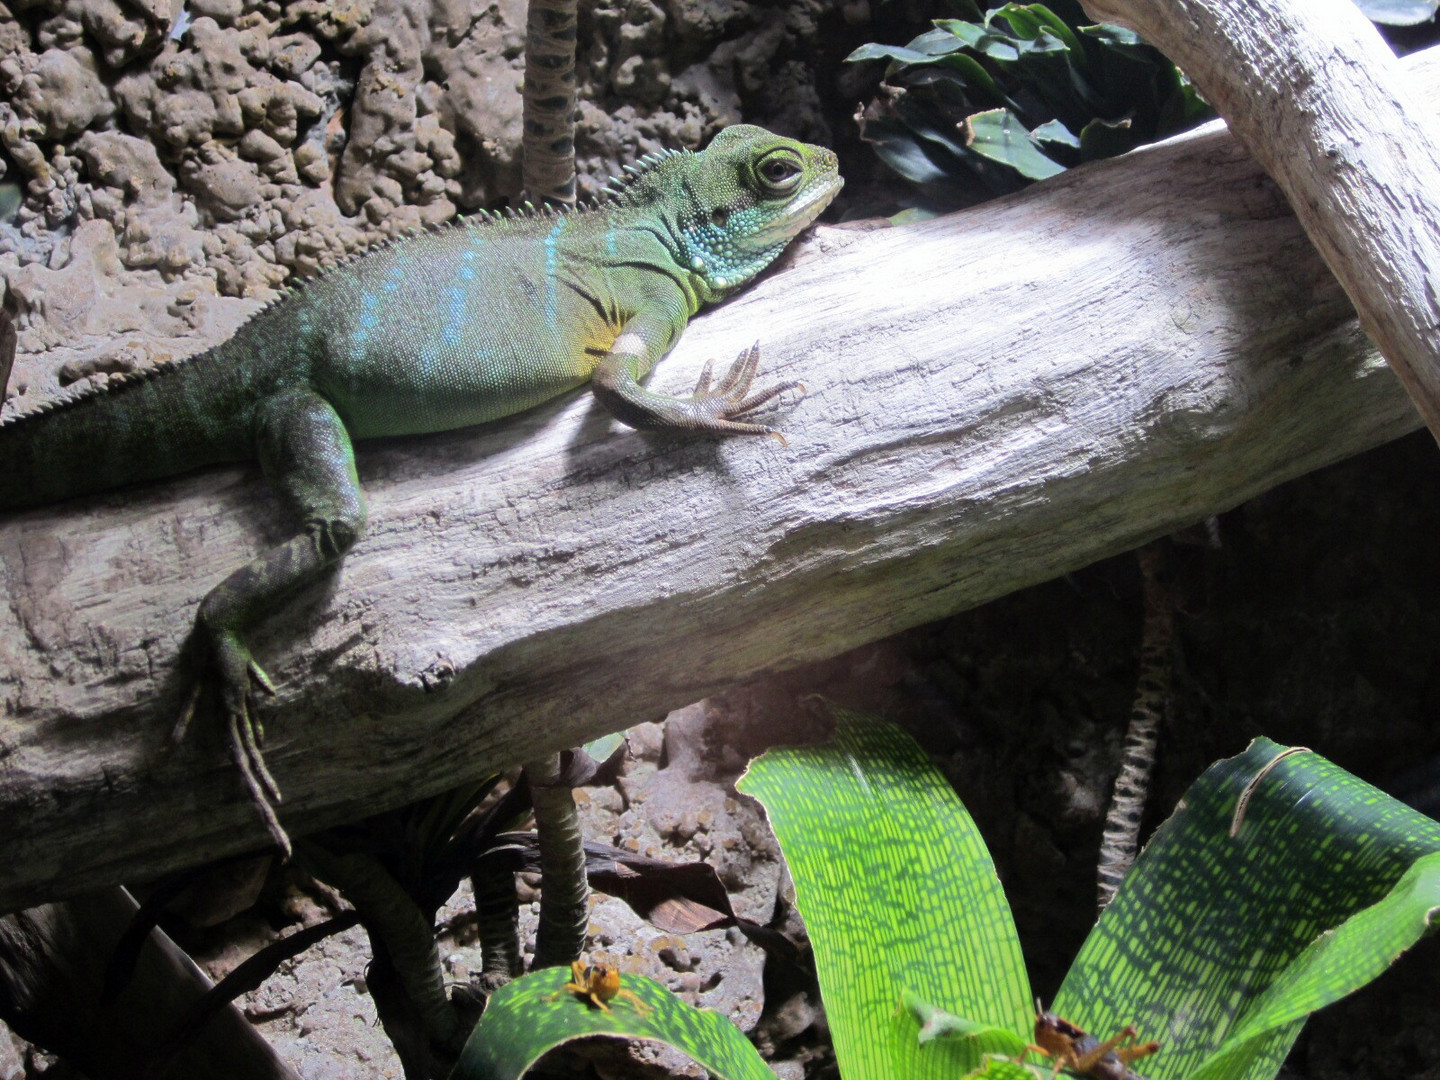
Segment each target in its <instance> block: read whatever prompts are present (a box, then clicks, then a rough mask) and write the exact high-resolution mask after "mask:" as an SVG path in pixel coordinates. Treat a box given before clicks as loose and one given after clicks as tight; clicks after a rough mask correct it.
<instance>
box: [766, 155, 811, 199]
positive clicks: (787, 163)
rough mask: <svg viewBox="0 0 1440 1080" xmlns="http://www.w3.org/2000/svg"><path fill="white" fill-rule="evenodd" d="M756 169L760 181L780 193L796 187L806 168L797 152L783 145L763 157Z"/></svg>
mask: <svg viewBox="0 0 1440 1080" xmlns="http://www.w3.org/2000/svg"><path fill="white" fill-rule="evenodd" d="M755 171H756V173H758V174H759V176H760V182H761V183H762V184H763V185H764V186H765V187H767V188H769V189H770V190H771V191H773V192H775V193H777V194H780V193H783V192H787V191H789V190H790V189H792V188H793V187H795V185H797V184H798V183H799V182H800V174H801V173H802V172H803V171H804V170H803V169H802V168H801V166H800V162H799V160H798V159H797V158H796V156H795V152H794V151H793V150H788V149H785V148H783V147H782V148H780V149H778V150H775V151H773V152H772V153H771V154H769V155H768V156H767V157H765V158H762V159H761V161H760V164H759V165H757V166H756V168H755Z"/></svg>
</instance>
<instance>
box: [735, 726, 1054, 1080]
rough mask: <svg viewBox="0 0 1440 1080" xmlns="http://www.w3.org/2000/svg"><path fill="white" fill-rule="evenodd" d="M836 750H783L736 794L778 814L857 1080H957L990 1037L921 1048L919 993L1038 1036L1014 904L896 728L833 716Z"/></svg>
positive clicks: (834, 1019)
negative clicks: (913, 1003)
mask: <svg viewBox="0 0 1440 1080" xmlns="http://www.w3.org/2000/svg"><path fill="white" fill-rule="evenodd" d="M834 713H835V717H836V722H837V723H836V731H835V736H834V738H833V739H832V740H831V741H830V742H828V743H826V744H825V745H823V746H807V747H803V748H800V749H788V750H771V751H769V752H768V753H766V754H765V755H764V756H763V757H760V758H758V759H756V760H755V761H752V762H751V763H750V767H749V769H748V770H747V771H746V773H745V775H744V776H743V777H742V778H741V780H740V782H739V784H737V785H736V786H737V787H738V788H739V789H740V790H741V791H743V792H745V793H746V794H747V795H753V796H754V797H755V798H756V799H759V800H760V802H761V803H763V804H764V806H765V810H766V813H767V814H768V815H769V818H770V824H771V825H772V826H773V827H774V829H775V835H776V836H777V837H778V839H779V841H780V846H781V848H782V849H783V850H784V853H785V858H786V860H787V861H788V862H789V864H790V870H791V874H792V876H793V878H794V880H795V896H796V902H797V903H798V904H799V907H800V912H801V914H802V915H803V916H804V917H805V926H806V929H807V930H808V931H809V934H810V940H811V942H812V944H813V945H814V949H815V967H816V971H817V973H818V975H819V979H820V990H821V993H822V994H823V996H824V999H825V1011H826V1015H827V1017H828V1019H829V1022H830V1029H831V1033H832V1035H833V1036H834V1041H835V1057H836V1061H837V1063H838V1064H839V1066H840V1071H841V1073H842V1074H843V1076H844V1077H845V1080H896V1078H898V1077H904V1078H905V1080H932V1078H933V1080H955V1078H956V1077H959V1076H961V1075H962V1074H963V1073H965V1072H966V1071H967V1070H970V1069H973V1068H976V1067H978V1066H979V1065H980V1064H981V1057H982V1054H983V1053H984V1052H985V1051H986V1050H990V1049H998V1047H991V1046H989V1045H988V1044H987V1040H986V1039H985V1038H984V1037H983V1036H980V1037H976V1038H973V1039H962V1040H958V1041H949V1040H946V1041H937V1042H934V1043H931V1044H929V1045H926V1046H921V1045H920V1043H919V1041H918V1039H917V1035H918V1031H919V1024H918V1023H917V1021H916V1019H915V1017H914V1016H913V1015H911V1014H910V1012H909V1011H908V1010H905V1011H902V1010H900V1009H898V1008H897V1006H898V1005H899V1003H900V1001H901V998H902V995H903V994H904V993H906V992H907V991H908V992H910V993H911V994H913V995H914V996H915V997H916V998H918V999H920V1000H921V1001H923V1002H928V1003H933V1005H934V1006H935V1007H936V1008H939V1009H943V1010H944V1011H945V1012H948V1013H951V1014H953V1015H955V1016H964V1017H969V1018H972V1019H973V1020H974V1021H975V1022H976V1023H978V1024H980V1025H983V1026H986V1027H990V1026H993V1027H999V1028H1003V1029H1005V1030H1006V1031H1007V1032H1009V1033H1013V1034H1015V1035H1026V1034H1028V1033H1029V1031H1030V1026H1031V1023H1032V1020H1033V1017H1032V1015H1031V1012H1030V987H1029V981H1028V979H1027V978H1026V975H1025V968H1024V963H1023V961H1022V959H1021V955H1020V944H1019V941H1018V939H1017V938H1016V936H1015V925H1014V922H1013V920H1012V918H1011V915H1010V908H1009V905H1008V904H1007V903H1006V901H1005V895H1004V892H1003V891H1002V889H1001V887H1000V882H999V879H998V878H997V877H996V876H995V867H994V865H993V863H992V862H991V861H990V855H989V853H988V852H987V851H986V849H985V844H984V842H983V841H982V840H981V839H980V835H979V832H978V831H977V830H976V828H975V823H974V821H972V820H971V818H970V815H969V814H968V813H966V811H965V808H964V807H963V806H962V805H961V804H960V800H959V799H958V798H957V797H956V795H955V792H954V791H953V790H952V789H951V787H950V785H949V784H948V783H946V781H945V778H944V777H943V776H942V775H941V774H940V773H939V772H938V771H937V770H936V769H935V767H934V766H933V765H932V764H931V763H930V759H929V758H928V757H926V756H925V753H924V752H923V751H922V750H921V749H920V748H919V747H918V746H917V745H915V743H914V741H913V740H911V739H910V738H909V737H908V736H906V735H905V734H904V733H903V732H901V731H900V730H899V729H898V728H895V727H893V726H891V725H888V724H884V723H881V722H879V721H875V720H869V719H866V718H865V717H863V716H860V715H858V714H854V713H850V712H847V711H845V710H842V709H835V710H834Z"/></svg>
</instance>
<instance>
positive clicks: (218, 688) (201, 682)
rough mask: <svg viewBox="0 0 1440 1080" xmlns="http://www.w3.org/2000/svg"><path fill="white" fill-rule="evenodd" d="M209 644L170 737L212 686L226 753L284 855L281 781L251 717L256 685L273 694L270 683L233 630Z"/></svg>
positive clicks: (179, 733)
mask: <svg viewBox="0 0 1440 1080" xmlns="http://www.w3.org/2000/svg"><path fill="white" fill-rule="evenodd" d="M209 645H210V648H209V650H208V651H209V657H208V664H209V672H208V673H207V674H206V675H205V676H202V677H201V678H198V679H196V681H195V685H194V686H193V687H192V689H191V691H190V697H189V699H188V700H187V701H186V703H185V708H184V709H183V710H182V711H181V714H180V719H179V721H178V722H177V723H176V725H175V730H174V732H173V733H172V735H171V739H172V741H174V742H177V743H178V742H180V740H182V739H183V738H184V737H185V732H186V729H187V728H189V726H190V721H191V719H192V718H193V717H194V715H195V709H196V706H197V705H198V704H199V701H200V697H201V694H202V692H203V691H204V690H205V688H206V687H207V686H209V687H211V688H212V689H213V690H214V691H215V697H216V699H217V701H218V703H219V706H220V712H221V715H222V716H223V718H224V721H225V731H226V741H227V742H228V743H229V744H230V757H231V759H232V760H233V761H234V762H235V766H236V768H238V769H239V770H240V776H241V778H242V779H243V780H244V781H245V786H246V788H247V789H249V792H250V801H251V802H252V803H253V804H254V806H255V809H256V810H257V811H258V812H259V814H260V817H261V818H262V819H263V820H264V822H265V827H266V829H268V830H269V832H270V837H271V839H273V840H274V841H275V844H276V846H277V847H279V848H280V851H281V855H282V858H284V859H289V858H290V852H291V848H290V837H289V836H288V835H287V834H286V832H285V828H284V826H282V825H281V824H280V819H279V817H278V816H276V813H275V806H276V804H277V803H279V802H280V800H281V795H280V785H278V784H277V783H276V782H275V777H274V776H272V775H271V773H270V769H269V767H268V766H267V765H266V764H265V755H264V754H263V753H262V752H261V747H262V746H263V745H264V744H265V729H264V727H263V725H261V723H260V721H259V719H258V718H257V717H256V716H255V689H256V688H257V687H258V688H259V689H261V690H263V691H264V692H265V693H267V694H270V695H272V696H273V695H274V693H275V686H274V684H273V683H271V681H270V677H269V676H268V675H266V674H265V670H264V669H263V668H262V667H261V666H260V665H259V664H257V663H256V662H255V660H254V658H253V657H252V656H251V655H250V650H249V648H248V647H247V646H246V644H245V642H244V641H243V640H242V639H241V637H240V635H239V634H237V633H235V632H234V631H233V630H223V631H219V632H217V633H215V634H214V635H213V636H212V638H211V641H210V642H209Z"/></svg>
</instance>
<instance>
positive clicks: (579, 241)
mask: <svg viewBox="0 0 1440 1080" xmlns="http://www.w3.org/2000/svg"><path fill="white" fill-rule="evenodd" d="M627 172H628V173H629V175H628V177H627V179H626V180H624V181H623V182H622V183H620V184H619V185H618V186H617V187H616V188H615V190H613V191H611V192H610V193H608V194H607V196H606V198H605V199H604V200H603V201H602V202H600V203H599V204H598V205H596V206H593V207H590V208H587V209H582V210H577V211H573V212H569V213H563V214H549V213H544V214H529V215H523V216H518V217H509V218H500V217H497V216H494V215H487V216H482V217H481V218H479V219H477V220H472V221H467V222H464V223H462V224H457V225H455V226H452V227H448V228H444V229H440V230H437V231H434V232H427V233H421V234H419V235H416V236H412V237H408V238H406V239H403V240H400V241H397V242H396V243H393V244H390V245H388V246H386V247H383V248H381V249H379V250H377V251H374V252H371V253H369V254H367V255H365V256H363V257H361V258H358V259H355V260H353V261H351V262H348V263H345V264H343V265H341V266H339V267H337V268H335V269H333V270H331V271H328V272H327V273H325V274H323V275H321V276H320V277H319V278H317V279H316V280H314V281H313V282H310V283H309V284H307V285H305V286H304V287H303V288H301V289H299V290H298V291H296V292H293V293H291V294H289V295H287V296H285V297H284V298H283V299H281V300H279V301H277V302H276V303H274V304H271V305H270V306H268V307H266V308H265V309H264V310H262V311H261V312H259V313H258V314H257V315H256V316H255V317H254V318H252V319H251V320H250V321H249V322H247V323H245V325H243V326H242V327H241V328H240V329H239V330H238V331H237V332H236V334H235V335H234V336H233V337H232V338H230V340H228V341H226V342H224V343H222V344H220V345H218V346H216V347H215V348H213V349H211V350H209V351H207V352H204V353H201V354H199V355H197V356H195V357H192V358H190V359H188V360H184V361H180V362H179V363H175V364H167V365H161V366H159V367H157V368H154V369H151V370H150V371H147V372H144V373H141V374H137V375H135V376H131V377H129V378H126V379H120V380H111V381H110V383H109V384H107V386H105V387H103V388H101V389H97V390H90V391H85V392H82V393H80V394H77V395H74V396H72V397H70V398H68V399H62V400H60V401H59V402H56V403H52V404H50V405H48V406H42V407H40V408H38V409H36V410H35V411H34V412H32V413H30V414H27V415H21V416H17V417H13V418H11V419H8V420H6V421H5V422H4V423H3V424H0V510H6V509H18V508H21V507H28V506H36V505H40V504H43V503H49V502H55V501H58V500H61V499H66V498H71V497H74V496H77V495H83V494H87V493H89V492H94V491H100V490H104V489H107V488H112V487H117V486H120V485H122V484H130V483H135V482H138V481H145V480H154V479H157V478H160V477H165V476H172V475H175V474H177V473H182V472H188V471H190V470H192V469H194V468H196V467H199V466H203V465H209V464H214V463H217V462H225V461H239V460H245V459H249V458H256V459H258V460H259V462H260V465H261V468H262V469H263V471H264V473H265V475H266V477H267V478H268V479H269V480H270V483H271V484H273V485H274V487H275V488H276V489H277V491H278V492H279V493H280V494H281V495H282V497H283V498H284V499H285V501H286V502H287V503H288V504H289V506H290V507H291V509H292V510H293V511H294V514H295V516H296V518H297V519H298V520H299V521H300V523H301V526H302V527H301V529H300V530H299V531H298V532H296V533H295V535H294V536H292V537H291V538H290V539H288V540H286V541H285V542H284V543H282V544H279V545H277V546H276V547H273V548H271V549H270V550H268V551H265V552H263V553H261V554H260V555H259V556H258V557H256V558H255V559H254V560H253V561H252V562H250V563H249V564H247V565H246V566H243V567H241V568H240V569H238V570H236V571H235V572H234V573H232V574H231V575H230V576H229V577H227V578H226V579H225V580H224V581H222V582H221V583H220V584H219V585H217V586H216V587H215V588H214V589H212V590H211V591H210V592H209V594H208V595H207V596H206V597H205V599H204V600H203V601H202V602H201V604H200V609H199V613H198V615H197V617H196V624H195V638H196V641H197V643H198V645H199V646H200V647H201V649H202V651H203V653H204V656H205V658H206V665H205V674H204V676H203V677H202V680H201V681H200V683H197V687H196V689H197V694H195V695H192V697H191V699H190V702H189V704H188V705H187V706H186V709H185V713H184V715H183V716H182V718H181V722H180V724H179V725H177V729H176V732H177V737H179V735H181V734H183V731H184V728H185V725H186V724H187V723H188V721H189V718H190V715H191V714H192V712H193V710H194V708H195V704H196V701H197V698H198V691H199V688H200V685H202V684H204V685H210V686H213V687H214V688H215V690H216V691H217V692H218V700H219V704H220V710H221V713H222V715H223V717H224V722H225V724H226V727H227V729H228V737H229V741H230V745H231V753H232V756H233V757H234V758H235V761H236V764H237V765H238V766H239V768H240V771H241V775H242V776H243V777H244V780H245V783H246V785H247V786H248V788H249V789H250V792H251V796H252V798H253V799H254V801H255V803H256V805H257V807H258V808H259V809H260V811H261V813H262V815H263V816H264V818H265V821H266V824H267V825H268V826H269V829H270V832H271V835H272V836H273V837H274V839H275V841H276V843H277V844H278V845H279V846H280V847H281V848H282V849H283V850H285V851H286V852H287V853H288V850H289V840H288V838H287V837H286V835H285V831H284V829H283V828H281V826H280V823H279V820H278V818H277V817H276V815H275V811H274V804H275V803H278V802H279V800H280V792H279V789H278V787H277V786H276V784H275V782H274V780H273V779H272V778H271V776H270V773H269V771H268V770H267V769H266V767H265V761H264V758H263V756H262V754H261V752H260V742H261V731H260V727H259V724H258V723H257V722H256V719H255V713H254V700H253V698H254V694H255V692H256V690H257V689H261V690H266V691H270V690H271V689H272V688H271V685H270V680H269V679H268V678H267V677H266V676H265V673H264V672H263V671H262V670H261V668H260V666H259V665H258V664H256V663H255V661H254V659H253V658H252V657H251V655H250V650H249V648H248V647H247V646H246V643H245V637H244V634H245V631H246V630H247V629H248V628H249V627H250V626H252V625H253V624H254V623H255V622H256V621H257V620H258V619H260V618H261V617H263V616H264V615H266V614H268V613H270V612H272V611H274V610H275V609H276V608H277V607H278V606H279V605H280V604H281V603H282V602H283V601H284V599H285V597H286V596H287V594H289V593H292V592H294V591H295V590H296V589H298V588H300V587H302V586H304V585H306V584H308V583H310V582H312V581H314V580H315V579H316V578H317V577H319V576H320V575H321V574H322V573H323V572H324V571H325V570H326V569H327V568H328V567H330V566H332V565H334V564H335V563H336V562H337V561H338V560H339V559H340V558H341V557H343V556H344V555H345V553H346V552H348V551H349V550H350V549H351V548H352V547H353V546H354V545H355V543H356V542H357V541H358V540H359V539H360V537H361V536H362V535H363V534H364V531H365V514H366V510H365V497H364V494H363V492H362V491H361V490H360V485H359V482H358V480H357V479H356V474H355V458H354V453H353V451H352V449H351V443H352V440H355V439H365V438H372V437H376V436H383V435H413V434H420V433H424V432H431V431H443V430H448V429H451V428H457V427H465V426H468V425H471V424H478V423H482V422H484V421H487V420H494V419H497V418H499V417H502V416H509V415H511V414H513V413H517V412H521V411H523V410H525V409H529V408H531V407H532V406H535V405H538V404H540V403H541V402H543V401H546V400H548V399H550V398H553V397H555V396H556V395H558V394H562V393H564V392H565V391H567V390H571V389H573V388H575V387H578V386H582V385H584V384H585V383H586V382H588V383H589V384H590V387H591V389H592V391H593V392H594V394H595V396H596V397H598V398H599V399H600V400H601V401H602V402H603V403H604V404H605V406H606V407H607V408H608V409H609V410H610V411H611V412H612V413H614V415H615V416H616V417H617V418H619V419H620V420H622V421H623V422H625V423H627V424H630V425H631V426H633V427H638V428H647V429H660V428H666V429H680V430H689V431H698V432H713V433H716V434H721V435H730V434H748V435H766V434H776V435H778V433H776V432H774V431H772V429H770V428H768V427H766V426H764V425H762V424H758V423H755V422H754V421H752V420H750V419H747V417H748V415H749V414H750V413H752V412H753V411H754V410H755V409H757V408H758V407H759V406H761V405H763V404H764V403H765V402H767V401H769V400H770V399H772V398H773V397H775V396H776V395H777V394H780V393H783V392H784V391H785V390H788V389H792V388H794V387H795V386H796V385H797V384H795V383H786V384H782V385H779V386H773V387H770V388H768V389H765V390H760V391H756V392H753V393H752V392H751V383H752V381H753V380H754V377H755V369H756V365H757V363H758V361H759V352H758V349H750V350H747V351H746V352H744V353H742V354H741V355H740V357H739V358H738V359H737V360H736V361H735V363H734V365H732V367H731V368H730V370H729V372H728V373H727V374H726V375H725V376H724V377H723V378H722V379H721V380H720V382H719V383H718V384H717V385H715V386H712V385H711V383H710V369H709V366H708V365H707V367H706V369H705V372H704V374H703V375H702V376H701V378H700V382H699V384H698V385H697V386H696V388H695V392H694V393H693V394H691V395H690V396H688V397H670V396H667V395H663V394H656V393H652V392H650V391H648V390H646V389H645V388H644V387H642V386H641V385H640V381H639V380H640V379H641V378H643V377H644V376H645V374H646V373H647V372H649V370H650V369H651V367H653V366H654V364H655V363H656V361H658V360H659V359H660V358H661V357H663V356H664V355H665V354H666V353H667V352H669V351H670V348H671V347H672V346H673V345H674V344H675V341H676V340H677V339H678V338H679V336H680V333H681V331H682V330H684V328H685V324H686V322H687V320H688V319H689V318H690V316H692V315H694V314H695V312H696V311H698V310H699V309H700V307H702V306H703V305H704V304H707V303H713V302H715V301H718V300H722V299H724V298H725V297H726V296H727V295H728V294H730V293H731V292H733V291H734V290H735V289H737V288H739V287H740V286H742V285H744V284H746V283H747V282H748V281H750V280H751V279H752V278H753V277H754V276H755V275H756V274H758V273H759V272H760V271H761V270H763V269H764V268H765V267H766V266H768V265H769V264H770V262H771V261H772V260H773V259H774V258H775V257H776V256H777V255H778V254H780V252H781V251H782V250H783V249H784V247H785V245H786V244H788V243H789V242H790V240H791V239H793V238H794V237H795V236H796V234H798V233H799V232H800V231H801V230H802V229H804V228H805V227H806V226H807V225H809V224H810V223H811V222H812V221H814V220H815V218H816V217H817V216H818V215H819V214H820V212H821V211H822V210H824V209H825V207H826V206H827V205H828V204H829V202H830V200H831V199H832V198H834V196H835V194H836V192H838V191H839V190H840V187H841V184H842V183H843V181H842V180H841V179H840V176H839V173H838V172H837V170H836V160H835V155H834V154H833V153H831V152H830V151H829V150H826V149H823V148H821V147H818V146H810V145H808V144H805V143H800V142H796V141H794V140H792V139H785V138H781V137H779V136H777V135H772V134H771V133H770V132H768V131H765V130H763V129H762V128H758V127H751V126H737V127H731V128H727V129H725V130H724V131H722V132H721V133H720V134H719V135H717V136H716V137H715V139H714V141H713V142H712V143H711V144H710V146H709V147H708V148H707V149H706V150H704V151H703V152H701V153H693V154H692V153H667V154H663V155H657V156H654V157H651V158H648V159H646V160H645V161H644V162H643V163H642V166H641V167H639V168H636V169H633V170H627Z"/></svg>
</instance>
